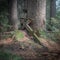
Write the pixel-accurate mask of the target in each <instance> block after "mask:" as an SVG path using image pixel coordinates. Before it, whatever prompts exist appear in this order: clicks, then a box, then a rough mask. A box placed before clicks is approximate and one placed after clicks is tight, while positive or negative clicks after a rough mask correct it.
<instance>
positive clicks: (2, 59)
mask: <svg viewBox="0 0 60 60" xmlns="http://www.w3.org/2000/svg"><path fill="white" fill-rule="evenodd" d="M0 60H23V58H22V57H20V56H17V55H12V54H11V53H6V52H3V51H0Z"/></svg>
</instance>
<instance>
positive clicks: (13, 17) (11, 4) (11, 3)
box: [9, 0, 20, 29]
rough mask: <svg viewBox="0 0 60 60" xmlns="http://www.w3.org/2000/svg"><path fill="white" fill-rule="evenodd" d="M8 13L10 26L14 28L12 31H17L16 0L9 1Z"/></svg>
mask: <svg viewBox="0 0 60 60" xmlns="http://www.w3.org/2000/svg"><path fill="white" fill-rule="evenodd" d="M9 7H10V9H9V12H10V20H11V22H12V25H13V27H14V29H18V28H19V24H20V22H19V20H18V16H17V0H10V1H9Z"/></svg>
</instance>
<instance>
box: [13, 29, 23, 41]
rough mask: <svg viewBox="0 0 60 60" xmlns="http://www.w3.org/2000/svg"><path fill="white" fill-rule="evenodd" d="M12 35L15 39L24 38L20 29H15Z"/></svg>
mask: <svg viewBox="0 0 60 60" xmlns="http://www.w3.org/2000/svg"><path fill="white" fill-rule="evenodd" d="M14 35H15V38H16V40H19V39H22V38H24V34H23V33H22V32H21V31H20V30H15V31H14Z"/></svg>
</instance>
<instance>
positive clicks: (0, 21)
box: [0, 12, 9, 31]
mask: <svg viewBox="0 0 60 60" xmlns="http://www.w3.org/2000/svg"><path fill="white" fill-rule="evenodd" d="M0 25H1V27H2V28H1V30H0V31H6V30H7V28H8V27H9V24H8V13H6V12H1V14H0Z"/></svg>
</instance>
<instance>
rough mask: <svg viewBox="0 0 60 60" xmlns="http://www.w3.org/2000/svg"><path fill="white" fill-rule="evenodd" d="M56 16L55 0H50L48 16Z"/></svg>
mask: <svg viewBox="0 0 60 60" xmlns="http://www.w3.org/2000/svg"><path fill="white" fill-rule="evenodd" d="M55 16H56V0H50V18H54V17H55Z"/></svg>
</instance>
